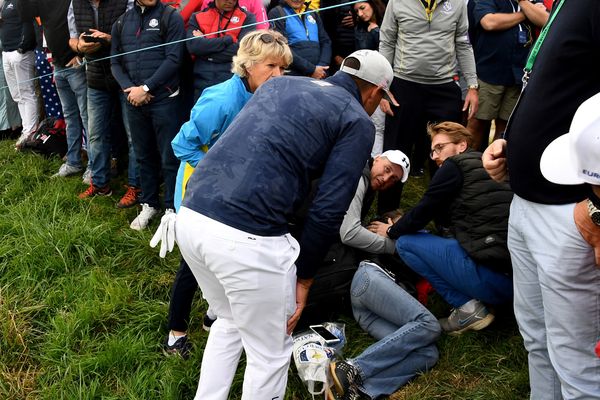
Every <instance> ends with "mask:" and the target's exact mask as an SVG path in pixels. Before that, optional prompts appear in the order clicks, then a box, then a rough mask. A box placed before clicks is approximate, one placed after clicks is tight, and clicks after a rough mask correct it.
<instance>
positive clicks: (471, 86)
mask: <svg viewBox="0 0 600 400" xmlns="http://www.w3.org/2000/svg"><path fill="white" fill-rule="evenodd" d="M467 88H468V89H475V90H479V84H478V83H476V84H474V85H469V86H467Z"/></svg>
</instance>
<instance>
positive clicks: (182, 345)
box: [163, 335, 192, 360]
mask: <svg viewBox="0 0 600 400" xmlns="http://www.w3.org/2000/svg"><path fill="white" fill-rule="evenodd" d="M163 351H164V353H165V354H166V355H180V356H181V358H183V359H184V360H187V359H188V358H189V356H190V352H191V351H192V344H191V343H190V341H189V340H188V337H187V335H186V336H182V337H180V338H179V339H177V341H175V343H173V344H172V345H170V346H169V335H167V339H165V344H164V346H163Z"/></svg>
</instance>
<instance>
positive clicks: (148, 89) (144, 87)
mask: <svg viewBox="0 0 600 400" xmlns="http://www.w3.org/2000/svg"><path fill="white" fill-rule="evenodd" d="M142 89H143V90H144V92H146V93H148V92H149V91H150V88H149V87H148V85H142Z"/></svg>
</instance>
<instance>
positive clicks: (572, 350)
mask: <svg viewBox="0 0 600 400" xmlns="http://www.w3.org/2000/svg"><path fill="white" fill-rule="evenodd" d="M573 208H574V204H565V205H546V204H537V203H532V202H530V201H527V200H524V199H522V198H520V197H519V196H517V195H515V197H514V199H513V201H512V204H511V206H510V218H509V221H508V248H509V250H510V255H511V258H512V264H513V283H514V288H515V300H514V301H515V316H516V318H517V322H518V324H519V329H520V331H521V335H522V336H523V340H524V342H525V348H526V349H527V352H528V361H529V380H530V385H531V400H559V399H565V400H575V399H577V400H591V399H600V358H598V357H596V355H595V354H594V346H595V345H596V343H597V342H598V339H599V337H600V268H598V267H597V266H596V265H595V259H594V251H593V249H592V247H591V246H590V245H589V244H588V243H586V242H585V240H583V238H582V237H581V234H580V233H579V231H578V230H577V227H576V226H575V222H574V220H573Z"/></svg>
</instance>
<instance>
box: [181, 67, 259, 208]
mask: <svg viewBox="0 0 600 400" xmlns="http://www.w3.org/2000/svg"><path fill="white" fill-rule="evenodd" d="M250 97H252V93H250V92H249V91H248V89H247V88H246V85H245V84H244V82H243V80H242V78H240V77H239V76H238V75H233V77H232V78H231V79H229V80H227V81H225V82H223V83H220V84H218V85H214V86H211V87H210V88H208V89H206V90H205V91H204V93H202V96H201V97H200V99H198V102H197V103H196V105H195V106H194V108H192V113H191V116H190V120H189V121H188V122H186V123H185V124H183V126H182V127H181V129H180V130H179V133H178V134H177V136H175V138H174V139H173V141H172V142H171V146H173V152H174V153H175V156H176V157H177V158H179V159H180V160H181V165H180V166H179V171H177V181H176V182H175V209H176V210H178V211H179V206H180V205H181V199H182V197H183V194H184V187H185V184H184V183H185V182H186V181H187V179H189V175H190V174H191V172H192V171H193V169H194V168H196V164H198V162H199V161H200V160H201V159H202V158H203V157H204V154H206V152H207V151H208V149H210V148H211V147H212V145H213V144H214V143H215V142H216V140H217V139H218V138H219V137H220V136H221V134H222V133H223V132H225V129H227V127H228V126H229V124H231V121H233V118H235V116H236V115H237V114H238V113H239V112H240V110H241V109H242V107H244V105H245V104H246V103H247V102H248V100H250Z"/></svg>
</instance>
